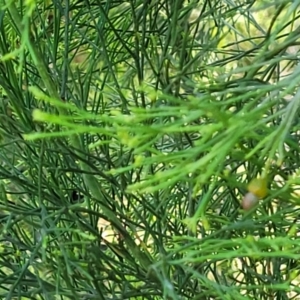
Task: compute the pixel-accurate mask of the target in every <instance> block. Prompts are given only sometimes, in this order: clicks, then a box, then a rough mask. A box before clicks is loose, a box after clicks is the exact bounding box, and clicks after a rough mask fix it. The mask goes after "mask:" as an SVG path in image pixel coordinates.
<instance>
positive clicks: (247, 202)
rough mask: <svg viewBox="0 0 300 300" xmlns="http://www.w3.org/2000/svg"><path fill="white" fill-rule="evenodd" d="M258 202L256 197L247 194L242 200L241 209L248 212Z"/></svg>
mask: <svg viewBox="0 0 300 300" xmlns="http://www.w3.org/2000/svg"><path fill="white" fill-rule="evenodd" d="M257 202H258V197H256V196H255V195H254V194H252V193H247V194H246V195H245V196H244V198H243V200H242V207H243V209H244V210H249V209H251V208H252V207H254V206H255V205H256V204H257Z"/></svg>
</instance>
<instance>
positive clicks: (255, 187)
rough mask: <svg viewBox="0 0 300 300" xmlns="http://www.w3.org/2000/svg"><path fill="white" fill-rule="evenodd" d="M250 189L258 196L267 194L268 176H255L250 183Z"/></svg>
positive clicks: (261, 196)
mask: <svg viewBox="0 0 300 300" xmlns="http://www.w3.org/2000/svg"><path fill="white" fill-rule="evenodd" d="M248 191H249V192H250V193H252V194H254V195H255V196H256V197H258V198H263V197H265V196H267V193H268V187H267V180H266V178H254V179H252V180H251V181H250V183H249V184H248Z"/></svg>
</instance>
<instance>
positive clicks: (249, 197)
mask: <svg viewBox="0 0 300 300" xmlns="http://www.w3.org/2000/svg"><path fill="white" fill-rule="evenodd" d="M267 193H268V187H267V180H266V178H254V179H253V180H251V181H250V183H249V184H248V193H247V194H246V195H245V196H244V198H243V200H242V207H243V209H245V210H249V209H251V208H252V207H254V206H255V205H256V204H257V202H258V200H259V199H260V198H263V197H265V196H266V195H267Z"/></svg>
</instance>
